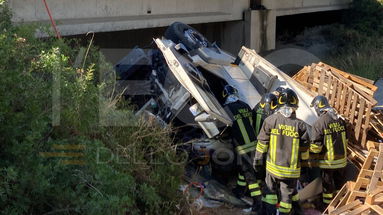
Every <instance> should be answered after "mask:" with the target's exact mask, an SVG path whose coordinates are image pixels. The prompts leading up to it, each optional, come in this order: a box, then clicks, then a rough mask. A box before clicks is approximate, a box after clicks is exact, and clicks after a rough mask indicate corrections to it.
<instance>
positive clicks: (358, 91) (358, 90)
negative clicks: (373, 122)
mask: <svg viewBox="0 0 383 215" xmlns="http://www.w3.org/2000/svg"><path fill="white" fill-rule="evenodd" d="M332 74H333V75H334V76H335V77H336V78H337V79H339V80H340V81H343V82H344V83H350V84H351V86H352V88H353V90H354V91H355V92H357V93H358V94H360V95H361V96H363V97H364V98H366V99H367V100H368V101H370V102H371V103H373V104H376V103H377V101H376V100H375V99H374V98H373V97H372V95H369V94H367V93H366V92H364V91H363V90H361V89H360V88H358V87H357V86H355V84H354V83H353V82H350V80H347V79H345V78H344V77H343V76H340V75H339V74H337V73H332Z"/></svg>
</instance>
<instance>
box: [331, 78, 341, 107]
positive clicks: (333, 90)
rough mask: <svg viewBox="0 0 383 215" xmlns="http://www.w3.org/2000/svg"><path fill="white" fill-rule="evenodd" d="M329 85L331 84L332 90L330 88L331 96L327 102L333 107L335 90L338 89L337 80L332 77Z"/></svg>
mask: <svg viewBox="0 0 383 215" xmlns="http://www.w3.org/2000/svg"><path fill="white" fill-rule="evenodd" d="M331 85H332V90H331V96H330V97H331V98H330V101H329V102H330V105H331V106H332V107H335V97H336V92H337V90H338V85H339V81H338V80H336V79H333V80H332V83H331Z"/></svg>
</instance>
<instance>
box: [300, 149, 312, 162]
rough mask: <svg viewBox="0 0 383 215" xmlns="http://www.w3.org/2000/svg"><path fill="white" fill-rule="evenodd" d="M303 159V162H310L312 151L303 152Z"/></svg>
mask: <svg viewBox="0 0 383 215" xmlns="http://www.w3.org/2000/svg"><path fill="white" fill-rule="evenodd" d="M301 158H302V160H308V159H309V158H310V151H309V150H307V151H305V152H302V153H301Z"/></svg>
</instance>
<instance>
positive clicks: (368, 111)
mask: <svg viewBox="0 0 383 215" xmlns="http://www.w3.org/2000/svg"><path fill="white" fill-rule="evenodd" d="M152 48H153V49H151V50H150V51H144V50H143V49H139V48H136V49H134V50H132V51H131V52H130V53H129V54H128V55H127V56H126V57H125V58H124V59H122V60H121V61H120V62H119V63H118V64H117V65H116V66H115V70H116V73H117V76H118V79H119V80H121V86H119V87H120V88H121V90H123V91H124V92H125V93H126V94H127V95H126V94H125V96H126V97H127V98H128V99H129V100H130V101H131V102H132V103H133V104H135V105H136V107H137V111H136V115H137V116H145V117H146V118H148V119H151V120H153V121H155V122H157V124H159V125H160V126H162V127H167V126H168V125H170V124H171V125H173V126H174V127H176V130H177V131H176V132H175V140H176V141H177V142H181V143H183V144H182V145H181V146H179V147H178V149H177V150H179V151H182V152H185V151H186V152H187V154H188V165H187V166H186V169H187V170H188V169H191V170H193V171H194V172H193V171H186V172H187V174H186V175H185V180H186V181H187V183H189V184H188V185H185V186H183V187H181V190H182V191H183V192H184V193H185V195H186V196H187V197H188V199H189V200H190V201H191V205H192V206H193V207H194V209H195V210H197V211H200V212H201V214H203V213H205V212H204V209H206V208H209V209H208V211H209V210H211V211H214V210H215V209H214V208H216V207H220V206H227V205H232V206H235V207H238V208H242V209H243V208H246V207H247V208H248V207H249V205H251V202H250V203H249V202H246V201H244V200H243V199H238V198H236V197H235V196H234V195H233V194H232V193H231V192H230V185H229V181H230V180H231V181H233V179H234V178H235V176H234V174H232V173H233V169H234V168H235V165H236V164H235V163H234V160H235V159H232V158H233V157H234V152H233V147H232V144H231V140H230V138H228V137H227V134H225V131H226V129H227V127H228V126H231V124H232V120H231V118H230V117H229V115H228V113H227V112H226V111H225V109H224V108H223V102H224V98H223V97H222V89H223V87H224V86H225V85H227V84H230V85H232V86H234V87H235V88H236V89H237V90H238V93H239V96H240V99H241V100H242V101H244V102H246V103H247V104H248V105H249V106H250V107H251V108H254V106H255V105H256V104H257V103H258V102H259V101H260V99H261V96H262V95H263V94H264V93H267V92H271V91H273V90H275V89H276V88H278V87H285V88H291V89H293V90H294V91H295V92H296V93H297V95H298V97H299V100H300V104H299V108H298V110H297V115H299V118H300V119H302V120H304V121H305V122H306V123H308V124H309V125H311V124H312V123H314V122H315V120H316V119H317V115H316V113H315V112H314V110H313V109H312V108H310V104H311V101H312V99H313V97H314V96H316V95H324V96H326V97H327V98H328V99H329V102H330V105H331V106H332V107H334V108H335V109H336V110H337V112H338V113H339V114H340V115H342V116H343V117H344V118H345V120H346V121H347V122H348V131H349V134H353V135H351V138H350V141H349V146H348V150H349V159H350V160H351V161H352V163H354V164H355V165H356V166H357V167H359V168H360V169H361V171H360V173H359V176H358V179H357V180H356V182H347V183H346V184H345V185H344V186H343V188H342V190H341V191H340V192H339V193H338V195H337V196H336V197H335V198H334V200H333V201H332V202H331V204H330V206H329V207H328V208H327V210H326V211H327V213H329V214H341V213H342V214H343V213H344V212H350V214H360V213H361V212H366V211H375V212H377V213H380V214H383V209H382V208H381V207H380V206H379V205H380V203H383V182H381V181H380V174H381V171H382V168H383V151H382V150H383V149H382V147H383V145H381V146H379V141H382V139H383V106H378V107H375V106H376V104H377V103H378V101H377V100H376V99H375V97H374V94H375V92H376V91H377V89H378V87H377V86H375V85H374V83H373V81H371V80H368V79H365V78H362V77H359V76H355V75H351V74H348V73H346V72H343V71H340V70H338V69H336V68H334V67H331V66H329V65H327V64H324V63H321V62H320V63H318V64H312V65H311V66H306V67H304V68H303V69H302V70H301V71H300V72H298V73H297V74H296V75H295V76H294V77H293V78H291V77H289V76H288V75H286V74H285V73H283V72H282V71H281V70H279V69H278V68H276V67H275V66H274V65H272V64H271V63H269V62H268V61H266V60H265V59H264V58H262V57H261V56H259V55H258V54H257V53H256V52H255V51H254V50H251V49H248V48H246V47H242V49H241V51H240V52H239V54H238V56H237V57H234V56H231V55H230V54H228V53H226V52H225V51H223V50H221V49H220V48H219V47H218V46H217V45H216V44H215V43H210V42H209V41H207V40H206V38H205V37H204V36H203V35H201V34H200V33H199V32H197V31H196V30H195V29H193V28H192V27H190V26H188V25H185V24H183V23H174V24H173V25H171V26H170V27H169V28H168V30H167V31H166V33H165V38H162V39H160V38H157V39H155V40H154V43H153V47H152ZM381 85H382V86H383V81H382V83H381ZM381 97H382V98H383V94H382V96H381ZM381 100H383V99H381ZM382 105H383V101H382ZM371 128H372V129H371ZM225 135H226V136H225ZM368 140H374V141H368ZM377 148H379V149H380V150H379V152H378V151H377ZM220 152H221V153H220ZM222 152H225V153H222ZM223 163H224V164H223ZM353 168H355V167H353ZM350 170H351V169H350ZM203 174H205V175H203ZM215 179H216V180H215ZM345 180H347V179H345ZM218 181H219V182H218ZM305 185H306V186H305V187H303V188H302V189H301V190H300V191H299V195H300V198H301V200H302V201H306V200H312V199H313V198H315V197H317V196H319V194H320V193H321V192H322V186H321V179H320V178H317V179H315V180H313V181H311V183H308V182H307V183H305ZM306 204H311V202H309V201H306ZM242 209H241V210H240V212H238V211H237V213H242V212H246V210H242ZM307 209H308V210H307V213H310V214H317V212H318V211H316V210H314V209H313V208H310V207H308V208H307ZM211 211H209V212H211Z"/></svg>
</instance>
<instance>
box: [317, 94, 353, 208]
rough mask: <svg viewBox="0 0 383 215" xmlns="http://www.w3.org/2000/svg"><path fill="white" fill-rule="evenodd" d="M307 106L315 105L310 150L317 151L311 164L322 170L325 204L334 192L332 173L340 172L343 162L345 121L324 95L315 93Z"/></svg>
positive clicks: (345, 147)
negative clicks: (315, 118)
mask: <svg viewBox="0 0 383 215" xmlns="http://www.w3.org/2000/svg"><path fill="white" fill-rule="evenodd" d="M311 107H313V108H314V109H315V111H316V113H317V115H318V116H319V119H318V120H317V121H316V122H315V123H314V124H313V126H312V135H311V140H312V141H311V144H310V151H311V152H312V153H318V154H317V155H316V156H315V158H317V159H314V162H315V163H314V166H319V167H320V168H321V170H322V181H323V182H322V185H323V193H322V197H323V203H324V204H323V205H322V206H323V207H325V206H326V205H327V204H328V203H330V202H331V200H332V199H333V197H334V195H335V193H336V189H337V188H336V185H335V182H334V176H335V174H339V175H342V173H343V170H344V167H345V166H346V165H347V141H348V140H347V133H346V124H345V122H344V120H343V119H342V118H340V117H339V115H338V114H337V113H336V111H335V110H334V109H333V108H332V107H331V106H330V104H329V102H328V100H327V98H326V97H324V96H317V97H315V98H314V99H313V101H312V103H311ZM315 164H316V165H315Z"/></svg>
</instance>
